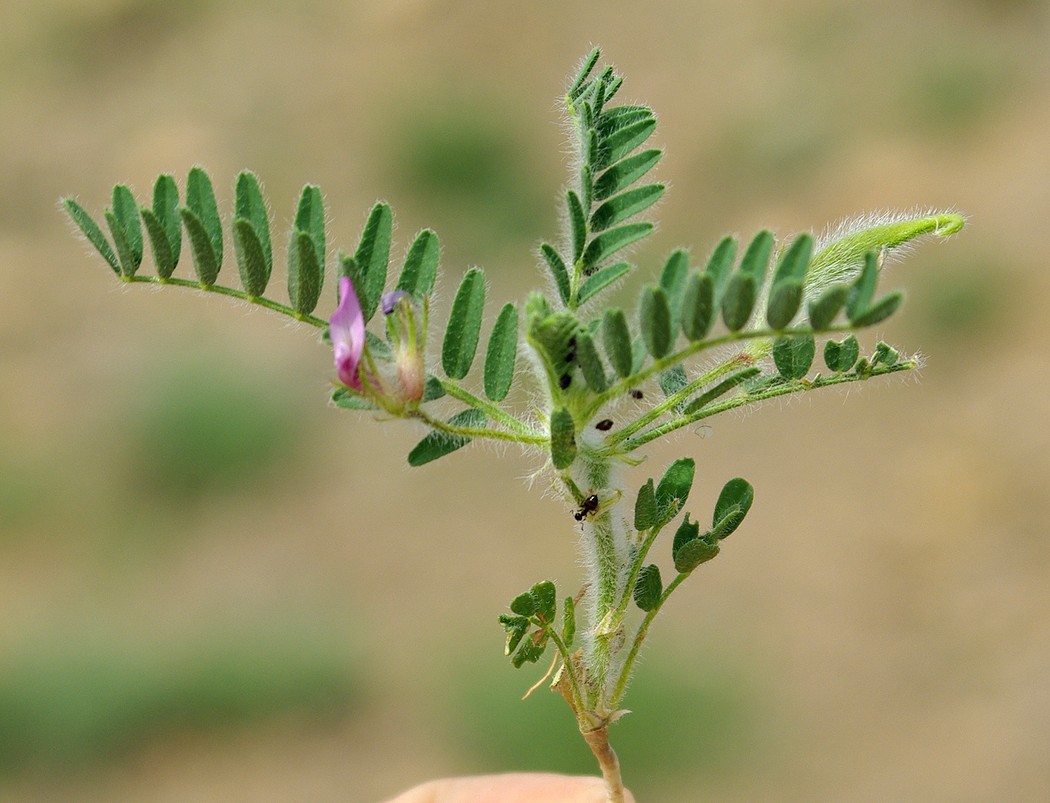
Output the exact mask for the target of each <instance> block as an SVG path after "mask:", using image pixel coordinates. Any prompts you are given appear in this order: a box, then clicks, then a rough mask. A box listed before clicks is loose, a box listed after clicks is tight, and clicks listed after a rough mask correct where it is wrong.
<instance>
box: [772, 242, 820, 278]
mask: <svg viewBox="0 0 1050 803" xmlns="http://www.w3.org/2000/svg"><path fill="white" fill-rule="evenodd" d="M812 255H813V237H812V235H809V234H800V235H799V236H798V237H796V238H795V240H794V241H793V242H792V243H791V245H789V246H788V247H787V249H786V250H785V251H784V253H783V254H782V255H781V257H780V260H779V261H778V262H777V268H776V270H775V271H774V272H773V286H774V287H776V286H777V285H778V284H779V283H780V282H784V281H788V280H791V279H799V280H801V279H802V277H803V276H805V275H806V268H807V267H809V260H810V257H811V256H812Z"/></svg>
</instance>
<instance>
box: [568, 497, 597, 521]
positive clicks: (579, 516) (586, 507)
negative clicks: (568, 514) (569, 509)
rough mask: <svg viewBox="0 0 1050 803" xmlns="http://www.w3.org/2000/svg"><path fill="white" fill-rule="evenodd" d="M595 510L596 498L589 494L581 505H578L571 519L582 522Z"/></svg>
mask: <svg viewBox="0 0 1050 803" xmlns="http://www.w3.org/2000/svg"><path fill="white" fill-rule="evenodd" d="M597 509H598V496H597V495H596V494H591V495H590V496H588V497H587V498H586V499H584V500H583V504H582V505H580V509H579V510H577V511H576V512H575V513H573V514H572V517H573V518H574V519H576V521H583V520H584V519H585V518H587V517H588V516H589V515H591V514H592V513H594V512H595V511H596V510H597Z"/></svg>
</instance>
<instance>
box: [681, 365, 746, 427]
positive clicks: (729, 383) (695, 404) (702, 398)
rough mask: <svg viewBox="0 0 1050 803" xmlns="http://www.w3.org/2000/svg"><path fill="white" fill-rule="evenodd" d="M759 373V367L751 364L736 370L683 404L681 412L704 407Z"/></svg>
mask: <svg viewBox="0 0 1050 803" xmlns="http://www.w3.org/2000/svg"><path fill="white" fill-rule="evenodd" d="M760 373H762V369H761V368H757V367H756V366H751V367H750V368H744V369H742V370H740V371H737V372H736V373H735V374H730V375H729V376H727V377H726V378H725V379H723V380H722V381H721V382H719V383H718V384H717V385H715V386H714V387H712V388H710V389H708V390H705V391H704V392H703V393H701V394H700V395H699V396H697V397H696V398H695V399H693V400H692V401H691V402H689V404H687V405H686V406H685V408H684V409H683V410H682V412H683V413H684V414H685V415H691V414H693V413H695V412H696V411H697V410H700V409H702V408H704V407H706V406H707V405H708V404H710V403H711V402H713V401H714V400H715V399H717V398H719V397H720V396H724V395H725V394H726V393H728V392H729V391H731V390H732V389H733V388H735V387H736V386H737V385H740V384H742V383H744V382H746V381H748V380H749V379H753V378H754V377H756V376H758V375H759V374H760Z"/></svg>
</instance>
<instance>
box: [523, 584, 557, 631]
mask: <svg viewBox="0 0 1050 803" xmlns="http://www.w3.org/2000/svg"><path fill="white" fill-rule="evenodd" d="M529 596H531V597H532V600H533V603H534V605H535V610H534V613H533V615H534V616H536V618H538V619H539V620H540V621H541V622H543V623H544V624H553V623H554V617H555V616H556V615H557V613H558V591H557V588H556V587H555V585H554V583H552V582H551V581H550V580H544V581H542V582H540V583H536V585H534V586H533V587H532V588H530V589H529Z"/></svg>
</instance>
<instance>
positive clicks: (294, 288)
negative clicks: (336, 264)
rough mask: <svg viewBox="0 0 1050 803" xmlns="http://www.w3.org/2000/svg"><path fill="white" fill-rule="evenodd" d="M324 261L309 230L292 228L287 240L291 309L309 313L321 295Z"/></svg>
mask: <svg viewBox="0 0 1050 803" xmlns="http://www.w3.org/2000/svg"><path fill="white" fill-rule="evenodd" d="M323 281H324V263H322V262H321V260H320V258H319V257H318V254H317V244H316V243H315V242H314V239H313V237H311V236H310V233H309V232H306V231H302V230H300V229H294V230H293V231H292V234H291V238H290V239H289V241H288V299H289V301H290V302H291V306H292V309H294V310H295V311H296V312H297V313H299V314H300V315H309V314H310V313H311V312H313V310H314V307H316V306H317V302H318V300H319V299H320V297H321V284H322V282H323Z"/></svg>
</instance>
